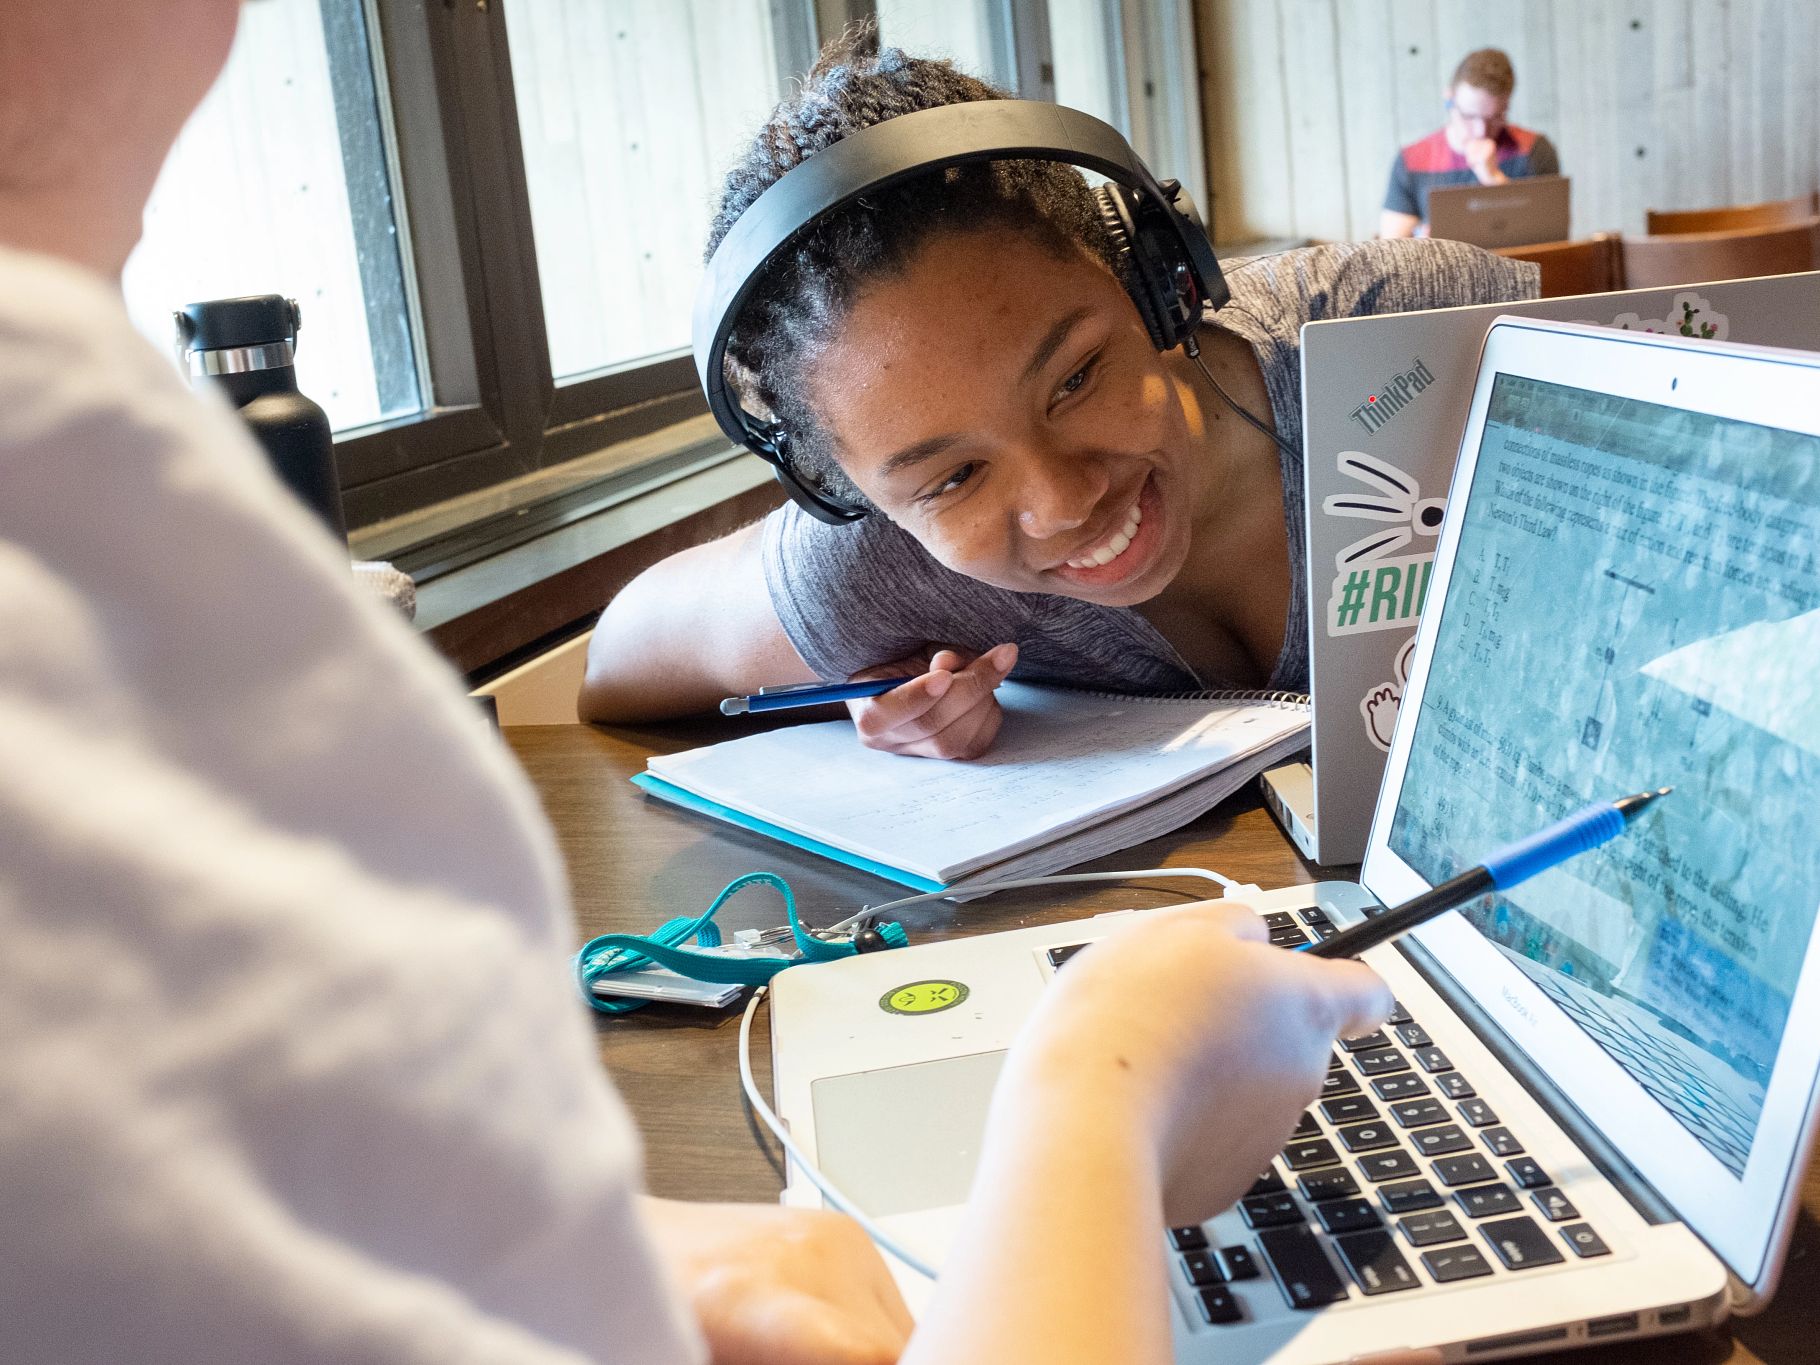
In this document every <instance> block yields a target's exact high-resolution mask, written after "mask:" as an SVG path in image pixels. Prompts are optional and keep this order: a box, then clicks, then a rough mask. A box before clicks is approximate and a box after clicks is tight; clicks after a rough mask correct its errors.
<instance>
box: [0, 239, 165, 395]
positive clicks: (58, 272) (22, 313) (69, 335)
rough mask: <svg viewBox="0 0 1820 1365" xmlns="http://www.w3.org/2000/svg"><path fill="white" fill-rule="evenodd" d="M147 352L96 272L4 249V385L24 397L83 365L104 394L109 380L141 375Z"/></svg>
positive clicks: (0, 372) (0, 294)
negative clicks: (49, 378) (44, 380)
mask: <svg viewBox="0 0 1820 1365" xmlns="http://www.w3.org/2000/svg"><path fill="white" fill-rule="evenodd" d="M145 349H146V348H145V343H144V342H143V340H142V339H140V338H139V336H138V334H137V333H136V332H134V331H133V330H132V327H131V325H130V324H129V323H128V321H127V318H126V314H125V312H124V310H123V309H122V308H121V305H120V296H119V294H118V293H117V292H115V291H112V290H110V289H109V288H108V286H107V284H106V282H105V281H103V280H102V279H101V278H100V277H99V276H98V275H95V274H92V273H91V272H89V271H87V270H84V269H82V268H80V267H78V266H75V265H72V264H71V263H69V262H67V261H62V260H58V259H57V258H56V257H53V256H45V255H40V254H37V253H35V252H23V251H15V250H13V249H11V248H8V247H0V361H3V362H4V363H3V364H0V386H4V388H5V389H6V390H11V391H17V392H25V391H28V390H29V389H31V388H34V387H36V386H37V385H38V384H39V382H40V376H41V375H45V374H55V373H58V372H68V371H70V370H72V369H74V368H76V367H82V368H85V369H87V370H89V371H91V374H90V376H89V386H90V387H91V388H93V389H96V390H98V391H100V392H105V391H106V390H107V388H109V387H110V384H109V380H110V378H113V379H122V378H126V377H128V376H131V375H136V374H137V373H139V371H140V367H141V364H142V361H143V354H142V353H143V352H144V350H145ZM167 368H168V367H167Z"/></svg>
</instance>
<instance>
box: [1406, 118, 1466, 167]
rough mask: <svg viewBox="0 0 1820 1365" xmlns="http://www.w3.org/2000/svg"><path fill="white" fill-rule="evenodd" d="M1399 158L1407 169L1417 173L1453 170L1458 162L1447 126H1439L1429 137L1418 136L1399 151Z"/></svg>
mask: <svg viewBox="0 0 1820 1365" xmlns="http://www.w3.org/2000/svg"><path fill="white" fill-rule="evenodd" d="M1397 160H1398V161H1399V162H1400V163H1401V164H1402V165H1403V167H1404V169H1405V170H1408V171H1410V172H1411V173H1413V174H1416V175H1424V174H1429V175H1431V174H1433V173H1435V172H1436V171H1446V170H1452V169H1453V168H1454V166H1455V164H1456V161H1455V153H1454V149H1453V148H1452V147H1451V146H1449V145H1448V142H1447V130H1446V129H1445V128H1437V129H1435V130H1434V132H1432V133H1430V134H1429V135H1428V136H1427V137H1421V138H1417V139H1416V140H1415V141H1414V142H1412V143H1410V144H1409V145H1408V146H1406V147H1404V148H1403V149H1402V150H1401V151H1399V152H1398V153H1397Z"/></svg>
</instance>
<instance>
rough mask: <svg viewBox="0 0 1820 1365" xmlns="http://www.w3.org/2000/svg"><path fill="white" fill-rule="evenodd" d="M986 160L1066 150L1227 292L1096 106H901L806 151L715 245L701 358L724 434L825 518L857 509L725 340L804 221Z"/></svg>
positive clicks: (1171, 204) (1200, 233)
mask: <svg viewBox="0 0 1820 1365" xmlns="http://www.w3.org/2000/svg"><path fill="white" fill-rule="evenodd" d="M979 161H1059V162H1064V163H1066V164H1068V165H1072V166H1079V167H1081V168H1083V169H1085V170H1090V171H1095V172H1097V173H1098V174H1100V175H1103V176H1105V177H1106V178H1107V179H1108V180H1111V181H1113V182H1115V183H1117V184H1119V185H1123V186H1125V187H1126V188H1127V189H1129V190H1132V191H1135V192H1136V193H1137V194H1138V195H1140V196H1142V199H1143V200H1144V201H1147V202H1148V204H1150V205H1152V206H1154V208H1155V209H1160V210H1162V215H1161V216H1162V218H1163V220H1164V221H1166V222H1167V223H1168V225H1169V227H1170V228H1171V229H1173V235H1174V236H1175V238H1176V239H1178V240H1179V243H1180V256H1181V258H1182V259H1184V260H1185V261H1186V263H1187V268H1188V271H1189V273H1190V274H1191V275H1192V276H1193V281H1194V285H1195V287H1196V288H1197V290H1198V292H1199V296H1200V298H1201V300H1202V301H1203V302H1207V303H1211V304H1213V305H1214V306H1215V307H1218V306H1219V305H1220V304H1222V303H1224V302H1225V301H1226V287H1225V281H1224V279H1223V278H1222V277H1221V275H1220V267H1219V262H1218V260H1217V259H1216V258H1215V257H1214V254H1213V247H1212V246H1211V244H1210V243H1209V242H1208V240H1207V234H1206V231H1205V230H1204V229H1203V228H1202V227H1201V224H1200V222H1199V220H1198V219H1197V218H1192V217H1190V216H1189V214H1187V213H1184V212H1183V211H1181V210H1180V209H1177V208H1176V207H1175V199H1176V197H1177V195H1178V194H1179V189H1176V188H1173V187H1172V189H1170V190H1165V189H1164V187H1163V186H1161V185H1159V184H1158V183H1157V181H1156V178H1155V177H1154V176H1152V175H1151V173H1150V171H1149V169H1148V168H1147V167H1146V166H1145V165H1144V163H1143V161H1142V160H1141V159H1139V157H1138V155H1137V153H1136V152H1135V151H1133V150H1132V148H1131V145H1130V144H1129V143H1128V142H1126V141H1125V139H1124V138H1123V137H1122V136H1121V135H1120V134H1119V132H1118V130H1117V129H1115V128H1113V127H1112V126H1111V125H1110V124H1106V123H1102V122H1101V121H1100V120H1099V119H1096V118H1094V117H1093V116H1092V115H1090V114H1084V113H1082V112H1080V111H1079V110H1078V109H1068V108H1064V107H1063V106H1061V105H1056V104H1045V103H1041V102H1038V101H1035V100H970V101H966V102H963V103H960V104H948V105H942V106H939V107H937V108H934V109H921V110H918V111H916V112H915V113H910V114H900V115H898V116H897V117H895V118H888V119H885V120H883V121H882V122H879V123H875V124H873V125H871V126H870V127H867V128H862V129H861V130H860V131H858V132H856V133H854V134H852V135H850V136H848V137H844V138H842V139H841V140H840V141H839V142H835V143H832V144H830V145H829V146H827V147H825V148H823V149H822V150H820V151H818V152H816V153H814V154H813V155H811V156H809V157H807V158H806V159H804V160H803V161H802V162H801V163H799V164H798V165H796V166H794V167H792V168H791V169H790V170H789V171H787V172H786V173H785V174H784V175H783V176H782V177H781V178H780V179H779V180H778V181H777V182H776V183H775V184H773V185H771V186H770V187H769V188H768V189H766V190H765V192H764V193H763V194H761V195H759V197H758V198H757V199H756V200H754V201H753V202H752V204H751V205H750V207H748V208H747V209H746V211H745V212H744V213H742V214H741V215H740V216H739V219H738V221H736V222H735V223H734V224H733V226H732V227H731V228H730V229H729V230H728V232H727V235H726V236H725V237H724V238H722V239H721V243H720V245H719V246H718V247H716V248H715V251H714V255H713V256H712V257H711V258H710V259H709V261H708V264H707V269H706V272H705V274H704V275H703V277H702V282H701V287H700V289H699V290H698V292H697V293H696V296H695V313H694V318H693V326H692V336H693V343H694V351H695V369H696V373H697V375H699V377H700V379H701V385H702V391H703V392H704V393H705V394H706V395H707V399H708V408H709V410H710V411H712V412H713V414H714V418H715V421H716V422H718V423H719V424H720V428H721V430H722V431H723V432H725V433H726V434H727V435H728V437H730V438H731V439H732V440H734V441H736V442H738V443H739V444H740V445H743V446H745V447H746V448H747V449H748V450H751V451H752V452H753V453H754V454H756V455H759V456H760V457H761V458H763V459H764V460H766V461H767V462H768V463H769V464H770V465H771V466H772V467H773V469H775V470H776V471H777V474H778V478H779V480H780V481H781V482H782V483H783V484H784V486H785V488H786V489H788V490H789V491H790V493H791V495H792V496H793V497H796V499H797V501H798V502H800V503H802V504H803V506H804V507H805V508H806V509H807V510H809V511H810V512H811V513H813V514H814V515H816V516H818V517H821V518H822V519H823V520H825V521H851V520H854V519H855V518H856V517H857V516H858V515H860V514H859V513H857V512H853V511H851V510H850V509H843V508H841V507H840V506H839V505H838V504H836V503H833V502H831V501H829V500H827V499H825V498H822V497H820V496H818V495H817V494H816V493H815V492H814V490H812V489H809V488H808V487H807V486H806V485H804V484H803V483H801V482H800V481H799V480H798V479H797V478H796V476H795V474H794V472H793V471H792V470H791V469H790V467H789V461H788V456H787V454H786V452H785V451H784V449H783V444H784V442H783V440H782V438H783V436H784V433H783V431H782V430H781V429H780V428H779V427H778V426H777V425H776V424H775V423H767V422H763V421H760V420H759V419H758V418H757V417H756V416H754V415H753V414H752V413H749V412H747V411H746V410H745V409H744V408H743V407H741V406H740V404H739V400H738V398H737V397H736V396H735V394H734V393H733V391H732V389H731V388H730V386H729V385H728V384H727V379H726V353H727V342H728V340H729V338H730V337H731V335H732V332H733V325H734V323H735V322H736V321H737V320H738V318H739V313H740V309H741V308H742V307H743V306H744V304H745V301H746V299H747V298H748V297H749V296H750V295H751V293H752V291H753V290H754V289H755V288H757V286H758V284H759V282H760V281H761V280H762V279H763V278H764V275H765V271H766V270H767V269H768V268H769V267H770V266H771V264H772V263H773V262H774V261H775V260H776V259H777V257H779V256H780V255H782V254H783V252H784V250H785V248H786V247H788V245H789V244H790V242H791V240H792V239H793V238H795V237H796V236H797V235H798V234H799V233H800V232H802V231H803V230H804V229H805V228H807V227H809V226H810V225H811V224H813V223H815V222H816V221H817V220H819V219H821V218H823V217H826V216H827V215H828V214H830V213H833V212H835V211H836V210H838V209H840V208H841V207H843V206H844V205H846V204H849V203H851V202H852V201H853V200H855V199H858V198H859V197H860V196H861V195H864V194H867V193H869V192H872V191H876V190H881V189H886V188H888V187H890V186H892V185H896V184H898V183H899V182H901V181H904V180H908V179H911V178H912V177H915V176H919V175H925V174H928V173H929V172H931V171H937V170H943V169H946V168H947V167H950V166H961V165H967V164H969V163H972V162H979Z"/></svg>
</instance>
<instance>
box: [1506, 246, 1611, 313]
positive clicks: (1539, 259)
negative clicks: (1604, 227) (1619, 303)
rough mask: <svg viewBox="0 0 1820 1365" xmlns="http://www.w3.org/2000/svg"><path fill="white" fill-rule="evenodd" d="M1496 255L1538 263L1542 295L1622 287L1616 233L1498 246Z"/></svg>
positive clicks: (1595, 291) (1600, 290)
mask: <svg viewBox="0 0 1820 1365" xmlns="http://www.w3.org/2000/svg"><path fill="white" fill-rule="evenodd" d="M1498 255H1500V256H1508V257H1509V258H1510V259H1511V260H1513V261H1534V262H1535V263H1536V264H1537V265H1539V266H1541V267H1542V297H1543V298H1545V299H1558V298H1562V297H1564V296H1565V295H1568V294H1603V293H1606V292H1608V291H1610V290H1613V289H1621V288H1623V282H1622V280H1621V278H1620V276H1619V274H1618V234H1617V233H1615V232H1595V233H1594V234H1593V235H1592V236H1590V237H1581V238H1578V239H1576V240H1574V241H1571V242H1537V243H1535V244H1534V245H1532V246H1501V247H1499V248H1498Z"/></svg>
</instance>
